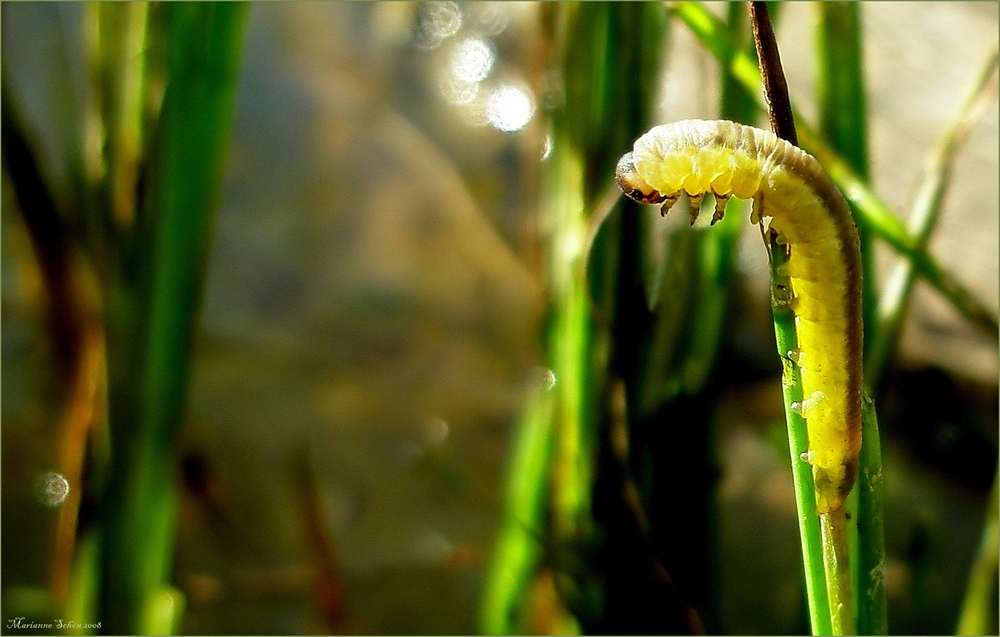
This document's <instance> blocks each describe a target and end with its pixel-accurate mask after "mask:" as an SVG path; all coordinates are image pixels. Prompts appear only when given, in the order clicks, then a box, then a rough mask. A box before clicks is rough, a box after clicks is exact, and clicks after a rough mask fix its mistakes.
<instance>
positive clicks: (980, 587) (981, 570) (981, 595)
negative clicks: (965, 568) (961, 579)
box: [955, 474, 1000, 635]
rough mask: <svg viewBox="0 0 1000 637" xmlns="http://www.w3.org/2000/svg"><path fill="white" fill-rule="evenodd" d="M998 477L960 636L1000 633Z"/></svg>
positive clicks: (967, 592) (961, 616) (964, 606)
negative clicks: (999, 617) (999, 601)
mask: <svg viewBox="0 0 1000 637" xmlns="http://www.w3.org/2000/svg"><path fill="white" fill-rule="evenodd" d="M997 475H998V474H994V475H993V487H992V488H991V489H990V496H989V498H987V500H986V501H987V502H988V503H989V507H988V509H987V511H986V521H985V524H984V525H983V535H982V539H981V540H980V543H979V549H978V550H977V551H976V557H975V560H974V561H973V563H972V571H971V572H970V573H969V585H968V587H967V588H966V590H965V599H964V600H963V601H962V610H961V613H960V614H959V618H958V628H957V629H956V631H955V634H956V635H990V634H993V633H994V632H996V630H997V563H998V556H1000V547H998V536H1000V524H998V521H997V498H998V493H997Z"/></svg>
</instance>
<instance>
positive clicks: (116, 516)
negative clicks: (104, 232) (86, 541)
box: [101, 3, 247, 634]
mask: <svg viewBox="0 0 1000 637" xmlns="http://www.w3.org/2000/svg"><path fill="white" fill-rule="evenodd" d="M153 11H154V12H157V11H158V12H162V13H154V16H155V19H156V20H162V22H161V23H160V25H161V26H162V33H163V34H164V37H165V38H166V42H165V43H166V53H167V61H166V66H167V71H168V79H167V81H168V84H167V88H166V92H165V94H164V102H163V107H162V111H161V113H160V120H159V125H158V129H157V131H156V133H155V136H154V137H153V141H152V146H151V151H150V156H149V163H148V169H147V170H148V173H147V180H148V190H147V192H146V198H145V201H144V207H143V209H142V219H141V220H140V221H139V222H138V223H137V224H136V228H135V233H134V234H133V235H132V236H131V237H130V238H129V239H127V241H126V246H125V250H124V251H123V262H122V264H121V275H122V277H123V278H122V279H121V280H119V281H118V283H117V284H116V286H115V287H114V288H113V290H112V292H111V296H110V299H109V303H110V304H111V307H110V309H109V318H110V321H111V323H112V328H111V330H110V332H109V333H110V335H111V337H110V338H111V339H119V342H118V343H117V344H114V345H113V346H112V352H111V356H110V357H109V378H110V386H109V409H110V418H109V428H110V430H109V433H110V443H111V467H110V475H109V478H108V484H109V490H108V492H107V493H106V495H105V502H104V506H105V511H104V515H105V517H104V520H103V532H104V539H103V547H102V551H101V553H102V557H103V562H104V590H103V599H102V613H101V617H102V621H103V622H104V627H103V628H104V629H105V630H107V631H109V632H112V633H119V634H144V633H149V632H154V633H159V632H163V631H164V630H166V629H167V628H171V627H176V626H177V624H178V621H179V617H178V616H176V615H175V616H172V617H170V616H168V615H170V613H176V612H178V607H179V605H178V604H177V603H175V602H171V603H169V604H165V603H163V600H164V599H165V597H164V595H167V596H171V595H172V593H171V592H170V590H169V589H168V588H166V587H165V585H166V583H167V582H168V581H169V576H170V572H171V560H172V547H173V525H174V520H175V514H176V506H177V500H176V499H177V494H176V485H175V484H174V481H173V480H172V479H171V477H172V476H173V475H174V474H175V468H174V462H175V458H174V442H175V437H176V432H177V429H178V426H179V423H180V418H181V414H182V411H181V410H182V408H183V405H184V393H185V385H186V381H187V371H188V357H189V353H190V343H191V337H192V333H193V327H194V321H195V317H196V310H197V305H198V299H199V297H200V290H201V283H202V278H203V275H204V267H205V264H206V261H207V256H208V248H209V244H210V239H211V230H212V217H213V215H212V211H213V208H214V205H215V200H216V198H217V196H218V193H219V189H220V187H221V182H222V176H223V170H224V161H225V156H226V150H227V147H228V139H229V128H230V126H229V124H230V120H231V117H232V110H233V100H234V99H235V88H236V80H237V78H238V73H239V61H240V53H241V44H242V34H243V31H244V24H245V18H246V15H247V6H246V5H244V4H240V3H231V4H230V3H218V4H213V3H205V4H199V3H177V4H165V5H161V6H159V7H155V8H154V9H153ZM122 343H131V346H129V347H126V348H125V349H124V350H123V349H121V344H122ZM171 609H173V610H171ZM154 620H155V621H154ZM150 621H154V623H155V625H153V624H150V623H149V622H150Z"/></svg>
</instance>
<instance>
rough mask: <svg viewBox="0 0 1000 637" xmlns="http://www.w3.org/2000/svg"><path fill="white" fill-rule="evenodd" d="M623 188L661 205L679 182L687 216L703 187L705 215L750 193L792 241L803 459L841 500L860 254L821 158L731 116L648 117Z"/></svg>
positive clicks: (820, 504) (852, 425)
mask: <svg viewBox="0 0 1000 637" xmlns="http://www.w3.org/2000/svg"><path fill="white" fill-rule="evenodd" d="M615 177H616V180H617V182H618V185H619V186H620V187H621V189H622V190H623V191H624V192H625V194H626V195H628V196H629V197H630V198H632V199H634V200H636V201H638V202H640V203H661V204H662V207H661V209H660V210H661V213H662V214H666V212H667V211H668V210H669V209H670V208H671V207H672V206H673V204H674V203H676V202H677V201H678V199H679V198H680V196H681V193H686V194H687V196H688V199H689V201H690V205H691V223H692V224H694V222H695V220H696V219H697V217H698V211H699V208H700V205H701V201H702V198H703V197H704V196H705V195H706V194H709V193H711V194H712V195H713V196H714V197H715V214H714V215H713V217H712V223H713V224H715V222H717V221H718V220H720V219H721V218H722V216H723V214H724V212H725V205H726V201H727V200H728V199H729V197H733V196H735V197H739V198H741V199H752V200H753V212H752V213H751V215H750V221H751V223H759V224H762V227H763V224H765V223H766V224H767V229H768V230H771V231H773V232H775V233H777V241H778V243H779V244H781V245H783V246H785V248H786V250H788V260H787V262H786V263H785V264H784V266H783V268H784V269H783V270H782V271H781V274H784V275H787V276H788V277H789V280H790V282H791V302H790V307H791V309H792V311H793V312H794V315H795V323H796V333H797V337H798V351H797V352H796V356H795V358H796V361H795V362H796V364H798V366H799V367H800V369H801V378H802V392H803V396H804V400H803V401H802V403H801V404H799V405H797V406H796V409H797V410H798V411H799V412H800V413H801V414H802V415H803V417H805V419H806V426H807V430H808V433H809V451H808V454H807V457H808V461H809V462H811V464H812V469H813V477H814V479H815V482H816V508H817V511H818V512H819V513H829V512H832V511H836V510H838V509H840V508H841V507H842V506H843V503H844V500H845V499H846V497H847V494H848V493H849V492H850V490H851V488H852V487H853V485H854V482H855V480H856V478H857V472H858V453H859V451H860V448H861V390H862V364H861V340H862V319H861V263H860V254H859V241H858V233H857V229H856V228H855V226H854V221H853V220H852V218H851V213H850V209H849V208H848V205H847V202H846V201H844V198H843V196H842V195H841V194H840V192H839V191H838V190H837V188H836V187H835V186H834V185H833V182H832V181H831V180H830V178H829V177H828V176H827V174H826V173H825V172H824V171H823V169H822V167H821V166H820V164H819V162H818V161H816V159H815V158H814V157H813V156H812V155H809V154H808V153H806V152H805V151H803V150H802V149H800V148H798V147H796V146H794V145H792V144H790V143H788V142H787V141H785V140H782V139H779V138H778V137H777V136H775V135H774V134H772V133H770V132H767V131H764V130H761V129H758V128H753V127H751V126H744V125H742V124H737V123H735V122H729V121H703V120H686V121H681V122H676V123H673V124H666V125H662V126H656V127H655V128H653V129H651V130H650V131H649V132H648V133H646V134H645V135H643V136H642V137H640V138H639V139H638V140H637V141H636V142H635V145H634V147H633V149H632V152H630V153H626V154H625V155H624V156H623V157H622V158H621V160H620V161H619V162H618V168H617V170H616V175H615Z"/></svg>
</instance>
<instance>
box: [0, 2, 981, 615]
mask: <svg viewBox="0 0 1000 637" xmlns="http://www.w3.org/2000/svg"><path fill="white" fill-rule="evenodd" d="M711 7H712V9H713V10H714V11H716V12H717V13H721V12H722V11H723V10H724V7H722V6H715V5H711ZM545 11H546V9H545V8H544V7H542V6H540V5H539V4H535V3H478V2H474V3H457V4H455V3H450V2H441V3H395V2H394V3H381V2H379V3H258V4H253V5H251V7H250V10H249V15H248V18H247V23H246V34H245V41H244V43H243V53H242V60H241V62H240V72H239V79H238V84H237V87H236V97H235V111H234V114H233V121H232V136H231V141H230V143H229V147H228V159H227V163H226V169H225V177H224V181H223V184H222V190H221V196H220V198H219V201H218V212H217V217H216V220H215V224H214V233H213V236H212V240H211V249H210V253H209V254H210V256H209V260H208V264H207V269H206V270H205V281H204V293H203V298H202V300H201V306H200V314H199V315H198V320H197V324H196V328H195V332H194V339H193V349H192V354H191V367H190V377H189V380H188V393H187V397H186V402H185V406H184V409H183V416H182V429H181V431H180V434H179V443H178V444H179V446H178V455H177V458H176V465H177V466H178V467H179V472H180V474H181V475H182V477H183V480H182V484H183V488H182V493H181V494H180V501H179V508H178V509H177V539H176V546H175V554H174V559H173V574H172V581H173V582H174V584H175V585H176V587H177V588H178V589H179V590H180V591H181V592H182V593H183V594H184V597H185V599H186V608H185V612H184V619H183V625H182V631H183V632H185V633H195V634H216V633H228V634H267V633H270V634H301V633H314V632H340V633H359V634H361V633H363V634H427V633H437V634H455V633H458V634H462V633H474V632H477V631H478V630H479V627H478V623H477V621H478V620H477V616H478V613H479V605H480V603H481V596H482V594H483V586H484V579H485V578H486V573H487V567H488V564H489V560H490V556H491V553H492V551H493V546H494V540H495V538H496V535H497V529H498V526H499V524H500V521H501V511H502V506H503V499H504V493H505V491H504V486H503V485H504V469H505V467H506V466H507V462H508V459H509V449H510V444H511V440H512V436H513V431H514V429H513V428H514V424H515V422H516V420H517V418H518V414H519V413H520V412H521V410H522V408H523V406H524V404H525V402H526V401H527V400H528V397H529V396H530V395H531V392H532V391H534V390H535V389H536V388H538V387H539V386H540V385H541V384H544V383H545V382H546V380H545V379H546V369H547V365H548V364H547V362H546V359H545V354H544V343H543V339H542V336H541V335H542V333H543V330H544V328H545V320H546V303H547V300H546V291H545V283H544V280H543V275H542V267H541V257H540V251H541V248H540V246H539V241H540V235H541V234H542V231H540V228H539V217H538V214H537V212H538V193H539V181H540V173H539V170H540V165H541V164H542V162H543V161H544V158H545V157H546V152H547V143H548V141H547V130H548V121H547V117H546V113H547V109H548V108H550V106H551V104H550V103H549V102H551V99H550V94H551V90H552V89H551V85H552V83H553V82H556V81H558V78H555V77H554V76H553V71H552V69H551V68H550V67H549V66H548V65H547V61H548V60H550V58H551V52H550V51H548V50H547V48H546V47H547V46H549V43H550V40H549V39H547V35H546V32H545V30H544V28H543V16H542V15H540V14H542V13H544V12H545ZM862 17H863V21H864V22H863V24H864V33H865V40H864V50H865V60H866V72H867V78H866V79H867V82H868V84H867V86H868V91H869V94H868V109H869V114H870V118H871V119H870V134H871V141H870V144H871V146H870V148H871V166H872V170H871V173H872V181H873V184H874V187H875V190H876V192H877V193H879V195H880V196H881V197H882V198H883V199H884V200H885V201H886V203H888V204H889V205H890V206H891V207H892V208H893V210H895V211H897V212H898V214H899V215H900V216H905V214H906V211H908V210H909V207H910V206H911V205H912V203H913V197H914V193H915V190H916V188H917V186H918V183H919V180H920V174H921V169H922V168H923V164H924V162H925V160H926V158H927V156H928V155H929V153H930V150H931V148H932V147H933V145H934V143H935V140H936V139H937V138H938V137H939V135H940V134H941V131H942V130H943V129H944V127H945V125H946V122H947V121H948V120H949V118H951V117H952V116H953V114H954V112H955V110H956V108H957V104H958V97H957V96H959V95H961V94H962V92H963V91H964V90H965V87H966V86H968V84H969V83H970V81H971V80H972V77H973V75H974V73H975V70H976V69H978V68H979V67H980V66H981V65H982V63H983V60H985V58H986V56H987V55H988V53H989V52H990V50H991V48H995V46H996V40H997V30H998V6H997V5H996V4H995V3H952V2H948V3H871V4H867V3H866V4H864V5H863V8H862ZM813 21H814V13H813V11H812V9H811V7H810V6H809V5H808V4H805V3H792V4H790V5H788V6H787V7H786V8H785V9H784V10H783V12H782V15H781V19H780V22H779V23H778V41H779V44H780V46H781V53H782V59H783V61H784V63H785V65H786V73H787V77H788V83H789V86H790V89H791V93H792V97H793V99H794V100H796V102H797V104H799V105H800V108H802V110H803V115H804V116H805V119H806V120H814V119H815V114H816V106H815V102H814V100H813V99H812V97H811V96H812V95H813V94H814V90H815V89H814V85H815V78H814V77H813V71H812V70H811V69H812V68H813V64H812V56H813V46H814V45H813V31H812V27H811V25H812V23H813ZM85 24H86V19H85V5H82V4H76V3H68V4H64V3H4V5H3V7H2V29H3V31H2V47H3V48H2V55H3V57H2V64H3V79H4V85H3V88H4V91H5V93H6V94H7V96H6V97H8V98H9V99H10V100H11V101H12V102H14V103H15V104H16V106H17V108H18V109H19V111H20V113H21V115H22V118H23V121H24V126H25V129H26V130H27V131H28V132H29V133H30V136H31V141H32V142H33V144H34V150H35V152H36V155H37V156H38V157H39V158H41V160H40V161H41V166H42V172H43V174H44V176H45V178H46V180H47V183H48V184H49V185H50V188H51V190H52V191H53V192H54V193H55V195H56V198H57V200H65V199H66V198H68V197H70V192H71V182H72V176H71V175H69V174H67V171H66V169H65V162H63V161H62V160H61V157H62V156H63V154H65V153H67V152H69V151H68V150H67V148H68V146H69V145H71V144H73V143H80V142H81V140H79V139H78V138H77V137H74V132H73V131H74V130H75V129H74V126H76V124H75V123H73V122H71V121H69V120H68V119H67V118H69V117H70V113H71V112H72V110H73V109H72V105H71V104H70V103H67V100H68V101H70V102H71V101H72V98H73V96H74V95H76V94H77V93H78V92H79V91H78V88H79V87H81V86H83V85H84V84H85V79H86V78H85V74H86V70H85V68H86V66H85V64H84V60H85V56H84V53H83V51H84V49H85V45H86V42H87V36H86V29H85ZM662 54H663V56H664V57H663V59H664V73H663V79H662V84H661V85H659V86H656V87H654V88H655V91H656V94H657V95H658V97H657V100H656V104H655V107H654V119H655V120H656V121H674V120H677V119H683V118H687V117H705V118H707V117H713V113H715V112H716V110H715V109H716V104H717V101H718V92H719V89H718V84H719V77H718V75H719V74H718V71H717V69H716V67H715V66H714V65H713V64H711V63H710V61H709V58H708V55H707V54H706V53H705V52H704V51H703V50H702V49H701V48H700V47H699V46H698V44H697V43H696V42H695V40H694V39H693V37H692V36H691V35H690V34H689V33H688V32H687V30H686V29H685V28H683V27H682V26H681V25H679V24H675V25H674V26H673V28H672V30H671V37H670V38H669V40H668V46H667V47H665V48H664V50H663V52H662ZM623 72H624V71H623ZM994 91H995V89H994ZM547 100H549V102H547ZM570 108H572V105H570ZM998 138H1000V132H998V114H997V105H996V100H995V99H994V100H993V101H992V102H991V103H990V104H989V105H988V107H987V109H986V110H985V111H984V113H983V114H982V115H981V116H980V117H979V118H978V120H977V121H976V123H975V125H974V129H973V132H972V133H971V134H970V136H969V139H968V141H967V143H966V144H965V145H964V146H963V148H962V150H961V151H960V154H959V155H958V159H957V164H956V169H955V176H954V183H953V184H952V186H951V188H950V190H949V192H948V196H947V199H946V202H945V209H944V213H943V216H942V219H941V222H940V227H939V229H938V231H937V232H936V234H935V236H934V239H933V242H932V244H931V252H932V253H933V254H934V255H935V256H937V257H938V258H939V259H940V261H941V262H942V263H944V264H945V265H946V267H947V268H948V270H949V271H951V272H952V273H953V274H954V276H955V278H956V279H957V280H959V281H961V282H962V283H964V284H965V285H967V286H968V287H969V288H970V289H971V290H972V291H973V292H974V294H975V295H976V296H977V297H978V298H979V299H980V300H981V301H982V303H983V304H984V305H985V306H986V307H988V308H991V309H992V311H993V313H994V314H995V313H996V311H997V305H998V292H997V290H998V236H1000V228H998V216H1000V215H998V205H997V202H998V192H997V190H998V186H997V182H998V180H997V175H998V170H1000V169H998V144H997V140H998ZM625 150H627V148H622V149H621V152H624V151H625ZM7 161H8V160H7V159H5V162H7ZM5 165H6V164H5ZM4 179H5V180H4V183H3V186H4V189H3V213H2V224H3V225H2V232H3V237H2V303H3V305H2V361H3V368H2V374H3V382H2V418H3V421H2V463H3V466H2V476H3V483H2V484H3V488H2V506H3V519H2V534H3V536H2V537H3V544H2V563H3V566H2V586H3V598H4V599H3V620H4V622H5V624H6V622H7V620H8V618H11V617H16V616H23V615H26V614H28V615H30V613H26V612H24V611H23V609H24V608H28V607H31V605H32V600H33V599H35V597H37V595H38V594H39V593H38V591H39V590H42V589H44V587H45V586H46V582H47V581H48V578H49V571H50V568H51V563H52V560H53V546H54V542H55V537H56V530H55V529H56V523H57V515H58V511H59V508H58V506H55V507H52V506H47V504H46V503H45V502H44V501H42V500H44V498H42V499H41V500H40V497H39V487H38V481H39V479H40V478H42V476H44V475H45V474H46V472H49V471H52V470H53V469H54V468H56V467H57V466H58V460H57V457H58V449H59V448H60V442H59V436H60V431H61V430H60V428H59V427H58V426H57V423H58V422H59V418H60V413H61V409H62V405H63V403H64V401H65V400H66V398H65V393H66V387H65V384H64V383H63V382H62V381H61V380H60V378H59V374H58V365H57V363H56V360H57V358H58V352H57V351H56V346H55V345H53V343H54V339H53V336H52V332H51V328H50V325H49V323H48V322H47V319H46V311H47V306H46V295H45V289H44V280H43V277H42V275H41V273H40V270H39V265H38V261H37V258H36V255H35V254H34V252H33V249H32V243H31V241H30V240H29V237H28V233H27V230H26V227H25V223H24V221H23V215H22V213H21V212H20V211H19V210H18V206H17V203H16V200H15V199H14V198H13V194H12V189H11V186H10V180H9V178H8V175H7V172H5V173H4ZM599 179H601V180H603V181H604V182H606V183H601V184H598V185H596V186H595V188H597V189H599V190H603V189H605V188H608V187H610V186H611V183H612V175H611V174H610V173H608V174H606V175H602V176H600V177H599ZM680 216H683V215H680ZM677 221H678V220H677V219H670V220H669V221H668V222H665V223H676V222H677ZM681 222H683V220H681ZM543 230H544V229H543ZM740 246H741V247H740V251H739V253H738V257H737V273H738V279H737V281H736V282H735V283H734V287H733V289H734V295H735V297H734V299H733V301H732V303H733V304H734V310H733V311H731V312H730V313H729V315H728V319H727V323H726V326H727V327H726V329H725V330H724V332H723V333H724V338H723V341H722V344H721V348H722V353H721V354H720V356H721V358H720V360H721V361H722V362H721V363H720V364H721V365H726V366H731V369H732V370H733V373H731V374H727V375H726V376H725V378H724V379H723V380H720V381H719V382H720V383H723V384H722V385H720V387H719V394H720V397H719V402H718V406H717V410H716V414H715V421H714V433H713V440H712V445H713V450H714V455H715V458H716V463H717V465H718V468H717V470H718V475H717V482H716V483H715V487H714V489H715V496H714V507H715V514H714V516H715V520H716V525H717V526H716V529H717V530H716V533H717V547H716V557H715V558H714V559H715V565H716V567H717V575H716V578H717V579H716V581H715V584H714V590H715V598H716V600H717V601H716V602H715V603H716V607H717V616H716V618H715V619H714V623H713V624H711V626H712V628H713V630H714V631H718V632H726V633H788V632H795V631H798V630H801V627H802V626H803V623H802V622H803V613H804V610H802V608H803V607H802V593H801V587H802V584H801V572H800V571H801V564H800V562H799V558H798V557H797V555H796V550H797V547H798V542H797V538H796V533H797V530H796V526H795V520H794V516H795V509H794V501H793V499H792V488H791V479H790V475H789V472H788V469H787V462H788V459H787V446H785V445H786V443H785V442H784V441H783V439H782V431H783V422H782V412H781V409H782V408H781V398H780V393H779V392H780V387H779V375H780V364H779V361H778V359H777V357H775V355H774V344H773V331H772V325H771V321H770V315H769V307H768V300H767V298H768V297H767V270H766V258H765V253H764V251H763V250H762V249H761V248H760V238H759V235H758V233H757V232H756V230H755V229H754V228H752V227H751V226H749V225H747V226H746V228H744V232H743V237H742V238H741V243H740ZM877 254H878V260H877V264H878V268H879V276H884V275H885V273H886V272H887V271H888V268H889V266H890V265H891V263H892V261H893V254H892V253H891V252H890V251H889V250H888V249H885V250H883V249H882V247H881V246H880V248H879V252H878V253H877ZM81 267H82V266H81ZM997 372H998V356H997V340H996V334H992V335H991V334H987V333H984V332H983V331H982V330H981V329H978V328H977V327H976V326H974V325H971V324H970V323H969V322H968V321H967V320H965V319H964V318H963V317H962V316H960V315H959V314H958V312H956V311H955V310H954V309H952V308H951V307H950V306H949V305H948V304H947V303H946V302H944V301H942V300H941V298H940V296H939V295H938V294H937V293H936V292H934V291H933V290H931V289H929V288H928V287H927V286H925V285H922V284H918V285H917V288H916V290H915V296H914V300H913V302H912V304H911V306H910V309H909V311H908V313H907V317H906V323H905V327H904V330H903V332H902V338H901V342H900V346H899V349H898V351H897V352H896V353H895V355H894V356H893V358H892V361H891V367H890V369H889V371H888V372H887V376H886V383H885V390H884V394H883V397H882V399H881V400H880V402H879V403H878V407H879V415H880V422H881V426H882V432H883V433H882V444H883V453H884V458H885V461H884V463H885V475H886V478H885V479H886V485H887V492H886V499H887V501H886V506H887V510H886V515H885V519H886V541H887V562H886V565H885V577H886V585H887V591H888V595H889V604H890V606H889V611H890V614H889V621H890V630H891V631H892V632H893V633H930V634H933V633H949V632H951V631H953V630H954V625H955V620H956V616H957V612H958V611H957V609H958V607H959V604H960V602H961V599H962V595H963V592H964V591H965V588H966V580H967V578H968V573H969V568H970V564H971V563H972V559H973V554H974V553H975V551H976V548H977V546H978V544H979V541H980V535H981V533H982V528H983V527H982V525H983V521H984V518H985V511H986V503H987V497H988V494H989V491H990V486H991V483H992V481H993V476H994V472H995V468H996V459H997V422H998V413H997V411H998V409H997V407H998V395H997ZM556 382H558V381H556ZM76 486H77V485H75V484H71V485H70V488H71V489H73V488H76ZM679 523H682V522H679ZM317 573H321V576H318V575H317ZM318 581H319V582H321V583H323V585H325V586H328V588H332V590H333V592H332V593H331V592H330V590H327V592H326V593H322V592H318V591H319V589H320V588H321V587H320V585H319V584H317V582H318ZM324 595H325V596H324ZM317 599H319V600H320V601H317ZM323 600H325V601H323ZM331 600H334V601H331Z"/></svg>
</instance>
